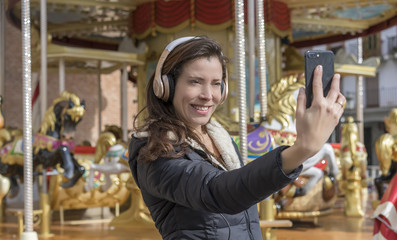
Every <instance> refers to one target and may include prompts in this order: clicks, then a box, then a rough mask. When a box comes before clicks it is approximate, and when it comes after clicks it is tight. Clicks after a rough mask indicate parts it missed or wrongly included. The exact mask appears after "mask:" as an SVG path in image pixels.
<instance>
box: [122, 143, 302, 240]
mask: <svg viewBox="0 0 397 240" xmlns="http://www.w3.org/2000/svg"><path fill="white" fill-rule="evenodd" d="M230 141H232V139H230ZM232 142H233V141H232ZM145 144H146V138H136V137H134V136H133V137H132V140H131V142H130V146H129V164H130V168H131V171H132V175H133V177H134V179H135V181H136V183H137V185H138V186H139V188H140V189H141V192H142V196H143V200H144V201H145V204H146V205H147V206H148V208H149V211H150V213H151V216H152V218H153V220H154V222H155V225H156V227H157V229H158V230H159V232H160V234H161V235H162V237H163V239H166V240H169V239H214V240H215V239H216V240H221V239H225V240H226V239H236V240H244V239H255V240H257V239H262V236H261V230H260V227H259V217H258V209H257V206H256V203H258V202H260V201H262V200H263V199H265V198H266V197H268V196H270V195H271V194H272V193H274V192H276V191H278V190H280V189H281V188H283V187H284V186H286V185H287V184H288V183H290V182H292V181H293V180H294V179H296V178H297V177H298V175H299V173H300V172H301V169H302V166H300V167H299V168H297V169H296V170H295V171H293V172H292V173H291V174H289V175H285V174H284V173H283V171H282V170H281V157H280V152H281V151H282V150H283V149H284V148H285V147H279V148H277V149H275V150H273V151H271V152H269V153H268V154H266V155H264V156H261V157H259V158H257V159H256V160H255V161H252V162H251V163H249V164H247V165H246V166H243V163H242V161H241V157H240V155H238V156H239V158H240V162H241V166H242V167H241V168H239V169H235V170H231V171H225V170H223V169H219V168H217V167H214V165H213V164H211V163H209V162H208V161H205V160H204V159H203V154H204V152H203V151H201V150H197V149H191V150H190V151H189V152H188V153H186V154H185V156H184V157H183V158H178V159H166V158H159V159H157V160H156V161H154V162H151V163H143V162H141V161H139V150H140V148H141V147H142V146H144V145H145ZM233 146H234V148H235V151H236V152H237V153H238V149H237V146H236V144H235V143H234V142H233Z"/></svg>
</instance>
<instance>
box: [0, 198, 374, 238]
mask: <svg viewBox="0 0 397 240" xmlns="http://www.w3.org/2000/svg"><path fill="white" fill-rule="evenodd" d="M370 201H371V197H369V200H368V202H370ZM371 214H372V208H371V206H370V204H367V207H366V215H365V217H364V218H347V217H345V216H344V214H343V199H342V198H340V199H338V200H337V202H336V205H335V209H334V211H333V212H332V213H331V214H330V215H327V216H322V217H319V218H318V219H317V221H315V220H314V219H305V220H301V221H293V227H291V228H278V229H276V237H277V239H278V240H299V239H303V240H318V239H326V240H334V239H335V240H347V239H349V240H359V239H360V240H362V239H372V229H373V220H372V219H371ZM17 231H18V229H17V224H16V219H13V218H11V219H8V218H7V219H6V221H5V222H3V223H0V239H1V240H13V239H20V237H19V236H18V235H17ZM35 231H36V232H37V233H38V235H39V239H40V240H42V239H52V240H96V239H106V240H116V239H117V240H127V239H128V240H138V239H139V240H159V239H161V237H160V235H159V234H158V233H157V232H156V231H155V230H150V229H149V230H148V229H134V228H129V229H110V228H109V224H108V222H106V221H102V222H97V223H92V222H91V223H89V224H80V225H71V224H66V225H60V224H59V221H58V220H56V219H55V220H54V221H53V224H52V225H51V233H53V234H54V236H52V237H43V236H40V233H39V231H40V229H39V228H37V229H35Z"/></svg>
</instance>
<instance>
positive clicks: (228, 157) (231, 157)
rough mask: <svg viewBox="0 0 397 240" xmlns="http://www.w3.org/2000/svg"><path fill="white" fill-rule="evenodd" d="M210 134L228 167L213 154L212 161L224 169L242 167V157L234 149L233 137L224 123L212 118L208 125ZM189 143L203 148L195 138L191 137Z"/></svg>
mask: <svg viewBox="0 0 397 240" xmlns="http://www.w3.org/2000/svg"><path fill="white" fill-rule="evenodd" d="M206 128H207V132H208V135H209V136H210V137H211V138H212V140H213V141H214V143H215V146H216V148H217V149H218V151H219V153H220V154H221V156H222V159H223V161H224V162H225V164H226V169H225V168H224V167H223V165H221V164H220V163H219V162H218V161H217V160H216V159H215V158H214V157H213V156H210V157H211V161H212V162H213V163H215V164H216V165H217V166H219V167H221V168H223V169H224V170H229V171H230V170H233V169H237V168H240V167H241V165H240V159H239V158H238V155H237V153H236V150H235V149H234V146H233V143H232V138H231V137H230V135H229V133H228V132H227V131H226V130H225V129H224V128H223V127H222V125H221V124H220V123H218V122H216V121H214V120H211V121H210V122H209V123H207V125H206ZM189 144H190V145H191V146H192V147H193V148H196V149H200V150H203V149H202V148H201V147H200V145H199V144H198V143H197V142H195V141H194V140H193V139H189Z"/></svg>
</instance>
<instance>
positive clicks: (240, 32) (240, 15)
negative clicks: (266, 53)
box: [235, 0, 248, 163]
mask: <svg viewBox="0 0 397 240" xmlns="http://www.w3.org/2000/svg"><path fill="white" fill-rule="evenodd" d="M235 9H236V14H235V16H236V23H235V27H236V75H237V79H238V81H239V83H238V90H239V99H238V100H239V128H240V152H241V157H242V158H243V161H244V162H245V163H247V156H248V154H247V117H246V114H247V108H246V104H247V99H246V86H245V85H246V84H245V78H246V75H245V33H244V24H245V23H244V0H235Z"/></svg>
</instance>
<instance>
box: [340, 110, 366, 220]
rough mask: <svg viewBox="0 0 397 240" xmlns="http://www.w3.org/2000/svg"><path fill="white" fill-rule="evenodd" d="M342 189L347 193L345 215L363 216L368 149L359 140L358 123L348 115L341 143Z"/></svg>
mask: <svg viewBox="0 0 397 240" xmlns="http://www.w3.org/2000/svg"><path fill="white" fill-rule="evenodd" d="M340 162H341V164H340V165H341V170H342V171H341V172H342V175H341V186H342V187H341V190H342V191H343V192H344V193H345V215H346V216H349V217H363V216H364V211H365V210H364V206H363V198H365V196H366V188H367V177H366V176H367V175H366V173H367V151H366V149H365V146H364V144H363V143H361V142H360V141H359V135H358V128H357V124H356V123H355V122H354V119H353V117H350V116H349V117H347V118H346V122H345V124H344V126H343V128H342V139H341V145H340Z"/></svg>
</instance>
